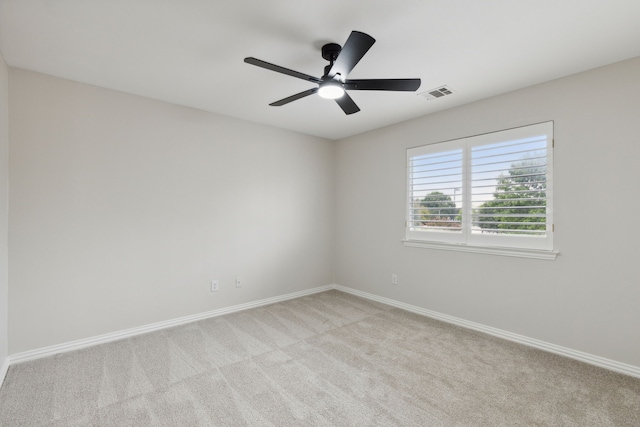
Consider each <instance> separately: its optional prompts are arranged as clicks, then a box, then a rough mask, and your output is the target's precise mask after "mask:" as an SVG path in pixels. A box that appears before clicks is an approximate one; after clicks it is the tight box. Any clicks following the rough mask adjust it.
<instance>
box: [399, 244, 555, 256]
mask: <svg viewBox="0 0 640 427" xmlns="http://www.w3.org/2000/svg"><path fill="white" fill-rule="evenodd" d="M402 244H403V245H405V246H407V247H411V248H424V249H438V250H443V251H456V252H473V253H478V254H487V255H500V256H511V257H518V258H533V259H543V260H548V261H555V259H556V256H557V255H558V251H543V250H538V249H521V248H500V247H489V246H469V245H459V244H451V243H440V242H425V241H421V240H403V241H402Z"/></svg>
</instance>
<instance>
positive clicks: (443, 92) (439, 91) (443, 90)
mask: <svg viewBox="0 0 640 427" xmlns="http://www.w3.org/2000/svg"><path fill="white" fill-rule="evenodd" d="M453 93H454V92H453V90H451V88H450V87H449V86H438V87H437V88H435V89H431V90H428V91H426V92H422V93H419V94H418V95H420V96H424V97H425V98H427V99H428V100H432V99H438V98H442V97H444V96H447V95H452V94H453Z"/></svg>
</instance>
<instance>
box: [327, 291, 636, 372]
mask: <svg viewBox="0 0 640 427" xmlns="http://www.w3.org/2000/svg"><path fill="white" fill-rule="evenodd" d="M333 288H334V289H337V290H339V291H343V292H346V293H349V294H352V295H356V296H359V297H362V298H366V299H370V300H372V301H377V302H380V303H383V304H386V305H390V306H392V307H397V308H401V309H403V310H406V311H410V312H412V313H416V314H420V315H423V316H426V317H430V318H432V319H436V320H441V321H443V322H447V323H451V324H453V325H457V326H462V327H463V328H467V329H472V330H474V331H480V332H484V333H486V334H489V335H493V336H496V337H498V338H503V339H505V340H509V341H513V342H516V343H519V344H524V345H526V346H529V347H533V348H537V349H540V350H544V351H548V352H550V353H555V354H559V355H560V356H565V357H569V358H571V359H575V360H579V361H581V362H585V363H588V364H590V365H595V366H599V367H601V368H605V369H608V370H610V371H615V372H620V373H622V374H625V375H629V376H632V377H636V378H640V367H639V366H634V365H629V364H626V363H621V362H617V361H615V360H611V359H607V358H604V357H600V356H595V355H593V354H589V353H585V352H582V351H578V350H573V349H570V348H567V347H562V346H559V345H555V344H551V343H548V342H545V341H541V340H537V339H535V338H529V337H526V336H524V335H518V334H514V333H511V332H508V331H504V330H502V329H498V328H494V327H491V326H486V325H482V324H480V323H476V322H470V321H468V320H464V319H460V318H458V317H454V316H449V315H447V314H442V313H438V312H437V311H432V310H427V309H426V308H422V307H417V306H415V305H411V304H405V303H403V302H400V301H396V300H392V299H390V298H385V297H381V296H378V295H374V294H370V293H368V292H362V291H358V290H356V289H352V288H347V287H345V286H341V285H333Z"/></svg>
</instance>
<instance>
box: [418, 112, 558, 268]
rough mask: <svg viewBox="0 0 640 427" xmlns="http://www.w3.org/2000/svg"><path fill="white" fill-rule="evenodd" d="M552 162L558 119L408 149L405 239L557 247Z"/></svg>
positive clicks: (519, 251) (445, 244)
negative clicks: (555, 128)
mask: <svg viewBox="0 0 640 427" xmlns="http://www.w3.org/2000/svg"><path fill="white" fill-rule="evenodd" d="M552 167H553V122H546V123H541V124H536V125H531V126H525V127H520V128H516V129H509V130H504V131H500V132H494V133H489V134H484V135H478V136H473V137H469V138H463V139H457V140H454V141H447V142H442V143H438V144H431V145H424V146H421V147H416V148H410V149H408V150H407V172H408V192H407V201H408V203H407V204H408V209H407V221H406V238H407V240H406V241H405V244H408V246H428V247H441V248H443V249H452V248H457V249H460V248H463V249H461V250H465V249H464V248H467V249H466V250H468V249H469V248H475V249H481V248H511V250H500V251H498V252H499V253H502V254H504V255H513V254H515V255H516V256H528V254H527V251H529V252H530V254H531V253H534V254H535V253H536V252H539V251H552V250H553V220H552V213H553V200H552V194H553V186H552V176H553V170H552V169H553V168H552ZM425 243H429V244H431V245H428V244H427V245H425ZM454 245H455V246H454ZM523 250H524V252H523ZM480 251H482V252H491V251H484V250H480ZM534 256H535V255H534ZM545 257H546V256H542V258H545ZM552 258H555V253H554V255H553V257H552Z"/></svg>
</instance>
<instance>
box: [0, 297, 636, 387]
mask: <svg viewBox="0 0 640 427" xmlns="http://www.w3.org/2000/svg"><path fill="white" fill-rule="evenodd" d="M331 289H337V290H339V291H342V292H346V293H349V294H352V295H356V296H359V297H362V298H366V299H369V300H372V301H377V302H380V303H383V304H386V305H390V306H392V307H397V308H400V309H403V310H407V311H410V312H412V313H416V314H420V315H423V316H426V317H430V318H433V319H436V320H441V321H443V322H447V323H451V324H454V325H457V326H462V327H463V328H467V329H472V330H475V331H480V332H484V333H487V334H489V335H493V336H496V337H498V338H503V339H506V340H509V341H513V342H516V343H519V344H524V345H527V346H529V347H533V348H537V349H540V350H544V351H548V352H551V353H555V354H559V355H561V356H565V357H569V358H571V359H575V360H579V361H581V362H585V363H589V364H591V365H595V366H599V367H601V368H605V369H609V370H611V371H616V372H620V373H622V374H625V375H630V376H632V377H636V378H640V367H638V366H634V365H629V364H626V363H621V362H617V361H615V360H611V359H607V358H604V357H600V356H595V355H593V354H589V353H585V352H582V351H578V350H573V349H570V348H567V347H562V346H559V345H555V344H551V343H548V342H545V341H541V340H537V339H534V338H529V337H526V336H524V335H518V334H514V333H511V332H508V331H504V330H502V329H497V328H494V327H491V326H486V325H482V324H480V323H476V322H471V321H468V320H464V319H460V318H458V317H454V316H449V315H447V314H443V313H438V312H436V311H432V310H428V309H425V308H422V307H418V306H415V305H411V304H406V303H403V302H400V301H396V300H393V299H390V298H385V297H381V296H378V295H374V294H370V293H368V292H362V291H359V290H356V289H352V288H348V287H345V286H341V285H326V286H320V287H317V288H313V289H307V290H304V291H299V292H293V293H289V294H285V295H281V296H277V297H272V298H266V299H262V300H258V301H252V302H248V303H244V304H239V305H234V306H231V307H224V308H220V309H217V310H212V311H207V312H204V313H198V314H194V315H190V316H185V317H180V318H177V319H171V320H167V321H163V322H158V323H152V324H149V325H144V326H140V327H137V328H131V329H125V330H122V331H116V332H112V333H109V334H104V335H98V336H95V337H89V338H85V339H81V340H77V341H71V342H67V343H62V344H57V345H53V346H49V347H43V348H39V349H35V350H30V351H25V352H21V353H16V354H12V355H10V356H8V357H7V358H6V359H5V360H4V363H3V364H2V368H0V386H1V385H2V381H3V380H4V377H5V375H6V373H7V370H8V369H9V366H10V365H13V364H16V363H21V362H26V361H29V360H34V359H40V358H42V357H48V356H52V355H54V354H58V353H65V352H68V351H74V350H79V349H81V348H85V347H90V346H93V345H99V344H104V343H107V342H111V341H117V340H121V339H125V338H129V337H133V336H136V335H140V334H146V333H148V332H153V331H158V330H161V329H165V328H171V327H174V326H178V325H183V324H185V323H191V322H195V321H198V320H202V319H207V318H210V317H216V316H222V315H224V314H229V313H235V312H238V311H242V310H248V309H250V308H256V307H261V306H264V305H268V304H274V303H277V302H281V301H287V300H290V299H294V298H299V297H303V296H306V295H312V294H316V293H319V292H324V291H328V290H331Z"/></svg>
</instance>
